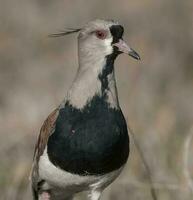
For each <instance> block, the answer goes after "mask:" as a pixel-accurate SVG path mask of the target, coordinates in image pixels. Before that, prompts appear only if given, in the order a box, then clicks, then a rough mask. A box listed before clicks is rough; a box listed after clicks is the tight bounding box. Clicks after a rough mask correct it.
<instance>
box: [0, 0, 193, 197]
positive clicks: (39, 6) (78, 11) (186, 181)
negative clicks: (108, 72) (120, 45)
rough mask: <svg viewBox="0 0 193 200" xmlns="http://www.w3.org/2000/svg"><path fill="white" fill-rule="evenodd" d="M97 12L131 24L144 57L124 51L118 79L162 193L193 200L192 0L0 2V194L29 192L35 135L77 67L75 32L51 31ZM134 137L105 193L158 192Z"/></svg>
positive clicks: (131, 39)
mask: <svg viewBox="0 0 193 200" xmlns="http://www.w3.org/2000/svg"><path fill="white" fill-rule="evenodd" d="M95 18H104V19H114V20H117V21H119V22H120V23H121V24H123V25H124V27H125V37H124V38H125V40H126V41H127V42H128V43H129V44H130V46H132V47H133V48H134V49H135V50H136V51H138V53H139V54H140V55H141V58H142V60H141V62H137V61H135V60H133V59H131V58H130V57H128V56H126V55H122V56H120V57H119V58H118V59H117V61H116V79H117V84H118V91H119V98H120V104H121V107H122V109H123V112H124V114H125V116H126V117H127V119H128V122H129V124H130V127H131V128H132V129H133V130H134V134H135V139H136V140H137V144H138V145H139V146H140V149H141V151H142V153H143V156H144V158H145V160H146V162H147V164H148V167H149V169H150V173H151V177H152V181H153V186H154V188H155V191H156V195H157V197H158V199H164V200H171V199H175V200H190V199H192V195H193V194H192V192H193V191H192V190H191V189H193V184H192V181H193V180H192V177H191V175H192V176H193V156H192V153H193V141H192V138H191V137H192V135H193V130H192V131H191V126H192V124H193V123H192V122H193V2H192V1H190V0H185V1H183V0H161V1H158V0H143V1H141V0H135V1H128V0H120V1H117V0H111V1H110V0H107V1H103V0H97V1H94V0H92V1H91V0H79V1H78V0H74V1H70V0H55V1H51V0H0V199H2V200H24V199H25V200H26V199H31V196H30V192H29V189H28V176H29V172H30V166H31V163H32V155H33V148H34V144H35V141H36V137H37V134H38V132H39V129H40V127H41V124H42V123H43V121H44V119H45V118H46V116H47V115H48V114H49V113H50V112H51V111H52V110H53V109H54V108H55V107H56V106H57V105H58V104H59V103H60V102H61V101H62V99H63V97H64V96H65V94H66V91H67V88H68V87H69V85H70V84H71V82H72V80H73V78H74V76H75V72H76V70H77V62H78V61H77V45H76V42H77V40H76V37H77V36H76V34H75V35H70V36H66V37H64V38H57V39H50V38H48V37H47V35H48V34H50V33H53V32H54V33H55V32H57V31H58V30H61V29H65V27H66V28H69V27H70V28H71V27H75V28H76V27H81V26H82V25H84V23H85V22H88V21H90V20H92V19H95ZM131 143H132V146H131V154H130V159H129V162H128V164H127V166H126V168H125V170H124V173H123V174H122V175H121V177H120V178H119V179H118V180H116V181H115V182H114V183H113V184H112V185H111V187H109V189H107V190H106V192H105V193H104V195H103V199H104V200H110V199H111V200H125V199H132V200H138V199H143V200H150V199H152V198H151V195H150V188H151V187H152V185H151V184H150V182H149V174H148V173H147V170H146V168H145V167H144V163H143V162H142V159H141V157H140V154H139V151H138V150H137V148H136V147H135V145H134V143H133V139H132V141H131ZM83 197H84V196H83V195H78V196H77V199H84V198H83Z"/></svg>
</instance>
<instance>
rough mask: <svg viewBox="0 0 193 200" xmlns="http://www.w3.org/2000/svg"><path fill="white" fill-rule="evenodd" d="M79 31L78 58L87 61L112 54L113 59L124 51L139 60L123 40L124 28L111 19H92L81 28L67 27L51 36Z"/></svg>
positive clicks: (136, 54)
mask: <svg viewBox="0 0 193 200" xmlns="http://www.w3.org/2000/svg"><path fill="white" fill-rule="evenodd" d="M76 32H79V36H78V45H79V58H85V59H86V60H87V61H88V60H92V61H93V62H94V61H95V60H98V59H101V58H104V57H106V56H109V55H112V57H111V58H112V59H113V60H114V59H115V58H116V57H117V56H118V55H119V54H121V53H125V54H128V55H130V56H131V57H133V58H135V59H137V60H140V56H139V55H138V53H137V52H136V51H134V50H133V49H132V48H131V47H129V45H127V43H126V42H125V41H124V40H123V33H124V28H123V26H121V25H120V24H119V23H117V22H114V21H112V20H99V19H97V20H94V21H91V22H89V23H87V24H86V25H85V26H84V27H83V28H79V29H69V30H68V31H65V32H61V33H57V34H52V35H51V36H52V37H60V36H64V35H68V34H71V33H76Z"/></svg>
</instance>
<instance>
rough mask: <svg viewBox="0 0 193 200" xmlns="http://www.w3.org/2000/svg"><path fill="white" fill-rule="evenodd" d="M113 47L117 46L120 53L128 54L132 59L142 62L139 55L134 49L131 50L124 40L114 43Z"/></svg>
mask: <svg viewBox="0 0 193 200" xmlns="http://www.w3.org/2000/svg"><path fill="white" fill-rule="evenodd" d="M113 46H116V47H117V48H118V51H120V52H121V53H126V54H128V55H130V56H131V57H133V58H135V59H137V60H140V56H139V54H138V53H137V52H136V51H134V50H133V49H132V48H130V47H129V46H128V45H127V44H126V42H125V41H124V40H123V39H119V42H117V43H114V44H113Z"/></svg>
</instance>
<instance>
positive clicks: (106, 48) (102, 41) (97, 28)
mask: <svg viewBox="0 0 193 200" xmlns="http://www.w3.org/2000/svg"><path fill="white" fill-rule="evenodd" d="M113 24H114V23H113V22H108V23H104V22H103V21H95V22H92V23H90V24H87V25H86V26H85V27H84V28H83V29H82V30H81V32H80V34H79V37H78V39H79V51H80V53H81V54H82V56H91V57H94V56H95V57H98V58H100V57H105V56H107V55H110V54H111V53H112V52H113V46H112V41H113V37H112V34H111V32H110V26H112V25H113Z"/></svg>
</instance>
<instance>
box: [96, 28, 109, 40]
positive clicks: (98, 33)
mask: <svg viewBox="0 0 193 200" xmlns="http://www.w3.org/2000/svg"><path fill="white" fill-rule="evenodd" d="M95 34H96V36H97V37H98V38H99V39H101V40H104V39H105V38H106V37H107V32H106V31H101V30H99V31H96V32H95Z"/></svg>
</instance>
